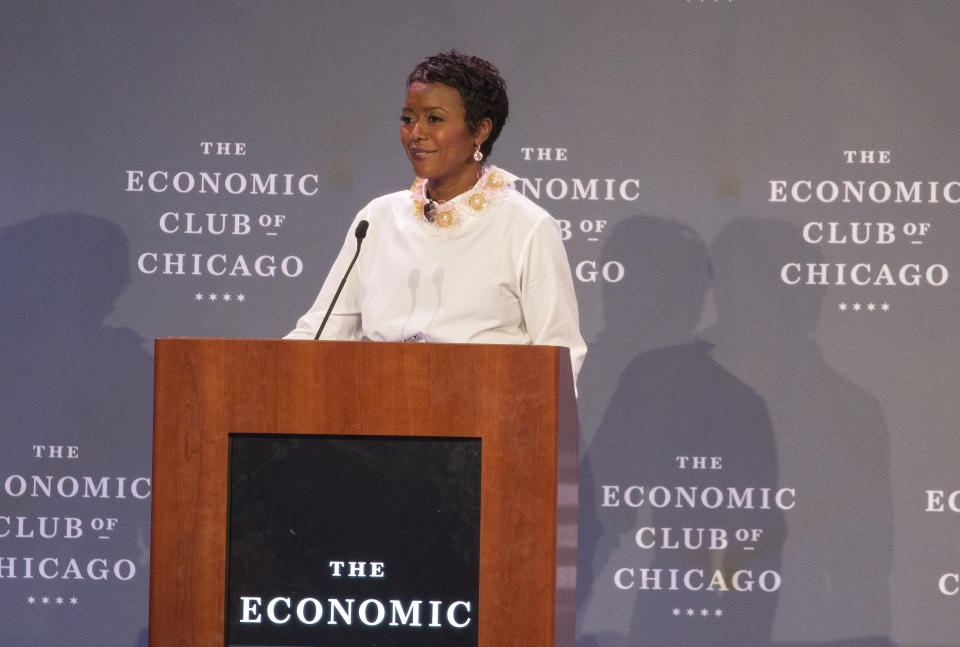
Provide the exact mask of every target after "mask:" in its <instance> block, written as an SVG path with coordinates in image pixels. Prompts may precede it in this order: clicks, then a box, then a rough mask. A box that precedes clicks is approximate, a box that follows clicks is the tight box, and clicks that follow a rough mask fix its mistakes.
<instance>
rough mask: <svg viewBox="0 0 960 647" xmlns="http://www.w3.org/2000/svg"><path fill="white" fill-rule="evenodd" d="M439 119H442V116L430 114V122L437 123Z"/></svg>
mask: <svg viewBox="0 0 960 647" xmlns="http://www.w3.org/2000/svg"><path fill="white" fill-rule="evenodd" d="M441 121H443V117H438V116H437V115H430V122H431V123H439V122H441Z"/></svg>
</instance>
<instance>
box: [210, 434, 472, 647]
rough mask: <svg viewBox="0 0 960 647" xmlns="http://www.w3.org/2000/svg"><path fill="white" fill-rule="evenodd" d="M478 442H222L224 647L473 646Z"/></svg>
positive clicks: (277, 438)
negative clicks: (225, 475)
mask: <svg viewBox="0 0 960 647" xmlns="http://www.w3.org/2000/svg"><path fill="white" fill-rule="evenodd" d="M480 457H481V441H480V439H479V438H438V437H383V436H284V435H231V437H230V448H229V460H230V465H229V473H230V475H229V482H230V498H229V502H228V515H229V521H228V526H229V539H228V555H227V594H226V602H227V610H226V617H227V644H228V645H230V646H232V647H233V646H235V647H240V646H247V645H256V646H258V647H260V646H267V645H270V646H284V647H286V646H288V645H289V646H293V645H339V646H341V647H370V646H373V645H393V646H396V647H406V646H408V645H409V646H411V647H413V646H431V645H436V646H438V647H439V646H444V647H458V646H464V647H468V646H469V647H474V646H476V644H477V612H478V608H477V601H478V586H479V549H480Z"/></svg>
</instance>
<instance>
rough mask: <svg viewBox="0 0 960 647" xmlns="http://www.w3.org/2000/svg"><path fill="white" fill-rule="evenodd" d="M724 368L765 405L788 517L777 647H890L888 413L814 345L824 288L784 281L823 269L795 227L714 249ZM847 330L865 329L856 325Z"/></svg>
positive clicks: (763, 230) (738, 231)
mask: <svg viewBox="0 0 960 647" xmlns="http://www.w3.org/2000/svg"><path fill="white" fill-rule="evenodd" d="M711 253H712V254H711V257H712V264H713V267H714V272H715V276H714V287H713V290H714V298H715V303H716V309H717V323H716V325H715V327H713V328H712V329H711V330H710V331H708V333H707V334H706V335H705V336H706V337H708V338H709V339H710V340H711V341H712V342H713V343H714V344H715V350H714V357H715V358H716V359H717V361H718V362H720V364H721V365H723V366H724V367H725V368H726V369H727V370H729V371H731V372H732V373H734V374H735V375H736V376H737V377H738V378H740V379H741V380H743V381H744V382H746V383H747V384H749V385H750V386H751V388H753V389H754V390H756V392H757V393H759V394H760V395H761V396H762V397H763V399H764V400H765V401H766V403H767V407H768V408H769V411H770V415H771V419H772V421H773V429H774V436H775V438H776V446H777V449H778V454H777V457H776V458H777V461H778V463H779V470H780V482H781V483H782V484H783V485H784V486H788V487H791V488H795V489H796V491H797V505H796V507H795V508H794V509H792V510H790V511H789V512H788V513H787V515H786V523H787V535H786V542H785V544H784V546H783V565H782V567H781V571H782V574H783V587H782V589H781V590H780V592H779V606H778V608H777V612H776V615H775V620H774V625H773V637H774V641H775V643H776V644H777V645H778V646H783V647H787V646H790V647H799V646H801V645H817V646H819V647H887V646H889V645H891V644H892V643H891V642H890V639H889V634H890V593H889V577H890V570H891V559H892V551H893V510H892V495H891V489H890V487H891V486H890V449H889V444H890V438H889V431H888V429H887V427H886V424H885V422H884V419H883V414H882V412H881V409H880V405H879V402H878V401H877V399H876V398H874V397H873V396H871V395H870V394H869V393H867V392H866V391H864V390H863V389H861V388H860V387H859V386H857V385H856V384H854V383H853V382H852V381H850V380H849V379H847V378H845V377H844V376H843V375H841V374H840V373H838V372H837V371H836V370H834V369H833V368H832V367H830V366H829V365H828V364H827V363H826V361H825V360H824V357H823V353H822V352H821V349H820V346H819V345H818V343H817V342H816V340H815V338H814V328H815V327H816V325H817V321H818V319H819V317H820V310H821V306H822V302H823V297H824V294H825V288H822V287H818V286H791V285H787V284H784V283H782V282H781V281H780V268H781V266H782V265H783V264H784V263H787V262H801V263H808V262H810V263H818V262H822V260H823V258H822V254H821V252H820V250H818V249H817V248H816V247H814V246H812V245H808V244H805V243H804V242H803V240H802V237H801V232H800V229H799V228H798V227H796V226H794V225H791V224H788V223H785V222H781V221H776V220H770V219H762V218H740V219H737V220H734V221H732V222H731V223H729V224H728V225H726V226H725V227H724V228H723V229H722V231H721V232H720V234H719V236H718V237H717V239H716V241H715V242H714V243H713V244H712V245H711ZM849 325H856V324H855V323H854V322H853V321H852V320H851V322H850V324H849Z"/></svg>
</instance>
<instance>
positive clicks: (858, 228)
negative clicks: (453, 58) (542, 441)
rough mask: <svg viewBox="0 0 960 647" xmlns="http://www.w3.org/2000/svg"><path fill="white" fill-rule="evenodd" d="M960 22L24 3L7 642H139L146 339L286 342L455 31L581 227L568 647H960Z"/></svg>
mask: <svg viewBox="0 0 960 647" xmlns="http://www.w3.org/2000/svg"><path fill="white" fill-rule="evenodd" d="M958 33H960V4H957V3H954V2H933V1H931V2H924V1H916V2H892V1H891V2H879V1H874V0H865V1H847V2H827V1H823V2H812V1H811V2H799V1H796V2H787V1H777V0H762V1H761V0H719V1H716V0H655V1H650V2H633V1H631V2H603V3H594V2H576V3H563V2H561V3H530V4H524V5H523V6H519V5H517V4H516V3H510V2H500V1H499V0H497V1H491V2H487V3H444V2H436V1H431V2H421V1H418V0H415V1H411V2H405V3H347V2H303V1H277V2H252V1H251V2H239V1H238V2H202V3H200V2H186V1H179V0H178V1H173V2H164V3H130V2H112V1H111V2H93V1H90V2H71V3H62V2H41V1H30V2H19V1H13V2H11V1H7V2H4V3H3V4H2V5H0V124H2V126H0V205H2V209H0V351H2V355H0V385H2V387H0V405H2V413H0V643H2V644H3V645H5V646H7V647H27V646H31V647H32V646H36V645H76V646H81V647H88V646H89V647H92V646H98V647H99V646H102V645H110V646H121V647H123V646H130V647H133V646H139V645H145V644H146V627H147V609H148V595H147V591H148V579H149V556H150V546H149V543H150V542H149V525H150V524H149V517H150V496H151V487H152V483H151V464H150V456H151V416H152V402H151V399H152V377H153V374H152V340H153V339H154V338H155V337H166V336H181V335H183V336H226V337H280V336H282V335H283V334H284V333H285V332H287V330H289V329H290V328H291V327H292V326H293V324H294V322H295V320H296V318H297V317H298V316H299V315H300V314H301V313H302V312H303V311H305V310H306V308H307V307H308V306H309V305H310V304H311V302H312V300H313V298H314V296H315V294H316V291H317V289H318V287H319V285H320V282H321V281H322V279H323V278H324V276H325V274H326V271H327V269H328V267H329V265H330V263H331V262H332V260H333V257H334V254H335V253H336V251H337V249H339V246H340V244H341V242H342V240H343V238H344V235H345V234H346V230H347V226H348V224H349V222H350V220H351V219H352V217H353V215H354V214H355V213H356V211H357V210H359V209H360V208H361V207H362V206H363V205H364V204H366V202H368V201H369V200H370V199H372V198H373V197H375V196H377V195H381V194H384V193H387V192H391V191H394V190H397V189H402V188H405V187H407V186H409V185H410V182H411V180H412V174H411V170H410V168H409V165H408V163H407V161H406V159H405V156H404V154H403V151H402V149H401V147H400V141H399V111H400V107H401V105H402V101H403V96H404V89H405V88H404V81H405V78H406V75H407V73H408V72H409V71H410V69H411V68H412V67H413V66H414V65H415V64H416V63H417V62H418V61H419V60H420V59H421V58H422V57H424V56H426V55H430V54H433V53H435V52H437V51H440V50H447V49H450V48H453V47H456V48H459V49H462V50H465V51H467V52H470V53H475V54H477V55H480V56H483V57H485V58H488V59H489V60H491V61H493V62H494V63H495V64H496V65H497V66H498V67H499V68H500V70H501V71H502V72H503V75H504V77H505V78H506V79H507V82H508V90H509V95H510V99H511V118H510V121H509V122H508V124H507V127H506V129H505V130H504V133H503V136H502V137H501V139H500V141H499V142H498V143H497V144H496V146H495V148H494V151H493V157H492V161H493V162H494V163H496V164H497V165H499V166H501V167H503V168H505V169H507V170H509V171H511V172H513V173H515V174H517V175H519V176H520V177H521V178H522V179H521V180H520V181H519V183H518V185H517V188H518V189H519V190H520V191H522V192H523V193H524V194H525V195H526V196H528V197H529V198H531V199H533V200H534V201H536V202H537V203H539V204H540V205H542V206H543V207H545V208H546V209H547V210H549V211H550V212H551V214H552V215H553V216H554V217H556V218H557V219H558V220H559V221H560V224H561V227H562V231H563V235H564V239H565V243H566V245H567V252H568V255H569V258H570V264H571V269H572V271H573V275H574V277H575V282H576V287H577V293H578V297H579V300H580V306H581V323H582V328H583V332H584V336H585V337H586V339H587V341H588V343H589V345H590V352H589V355H588V357H587V362H586V365H585V367H584V369H583V372H582V374H581V375H580V380H579V388H580V396H579V407H580V416H581V436H580V448H581V457H582V462H581V467H580V469H581V472H580V473H581V479H580V491H579V504H580V512H579V529H578V532H577V533H574V532H572V529H570V528H565V529H564V531H563V532H561V542H562V543H563V545H562V546H561V549H563V550H572V549H573V548H574V547H576V550H577V555H578V568H577V572H576V576H575V579H576V586H577V602H578V603H577V608H576V615H577V636H576V640H577V645H578V646H579V647H594V646H609V645H651V646H657V647H660V646H664V645H678V646H683V647H697V646H700V645H703V646H708V645H709V646H714V645H731V646H733V645H736V646H738V647H744V646H750V647H752V646H761V645H777V646H784V647H785V646H796V645H832V646H839V645H845V646H853V645H858V646H863V645H871V646H872V645H898V646H903V647H908V646H919V645H957V644H960V638H958V637H960V606H958V605H960V475H958V474H960V471H958V469H957V465H958V461H960V430H958V428H957V420H958V419H960V405H958V402H960V397H958V395H957V384H958V383H960V350H958V343H957V332H958V326H960V324H958V321H960V319H958V313H960V299H958V295H960V292H958V289H957V286H958V283H957V280H958V278H960V277H956V276H955V274H956V273H957V272H960V264H958V249H960V163H958V152H960V135H958V133H960V85H958V83H957V70H958V67H960V45H958V42H957V34H958ZM564 496H566V497H567V499H569V498H570V496H572V495H571V493H566V494H565V495H564ZM568 502H569V501H568ZM560 576H561V577H560V580H561V583H562V584H564V585H568V586H569V585H572V584H573V580H574V574H573V573H571V572H562V573H561V574H560Z"/></svg>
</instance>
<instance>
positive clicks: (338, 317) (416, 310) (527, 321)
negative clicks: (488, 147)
mask: <svg viewBox="0 0 960 647" xmlns="http://www.w3.org/2000/svg"><path fill="white" fill-rule="evenodd" d="M515 179H516V178H515V176H513V175H511V174H510V173H507V172H506V171H503V170H500V169H497V168H496V167H489V168H488V169H487V170H486V172H485V173H484V175H483V176H482V177H481V179H480V180H479V181H478V183H477V185H476V186H474V187H473V188H472V189H470V190H469V191H466V192H465V193H463V194H461V195H459V196H457V197H456V198H454V199H452V200H450V201H448V202H446V203H444V204H442V205H439V209H440V213H439V214H438V215H437V217H436V218H435V219H434V220H433V222H430V221H428V220H427V219H426V218H425V217H424V214H423V202H422V200H423V187H424V184H425V182H423V181H422V180H417V182H415V183H414V186H413V187H412V188H411V190H409V191H398V192H396V193H391V194H389V195H385V196H382V197H379V198H376V199H375V200H373V201H372V202H370V203H369V204H368V205H367V206H366V207H364V208H363V209H362V210H361V211H360V212H359V213H358V214H357V216H356V217H355V218H354V221H353V223H352V224H351V225H350V230H349V232H348V233H347V236H346V239H345V241H344V244H343V247H342V248H341V250H340V253H339V254H338V255H337V258H336V260H335V261H334V263H333V266H332V267H331V268H330V271H329V273H328V274H327V278H326V280H325V281H324V283H323V286H322V287H321V289H320V293H319V295H318V296H317V298H316V301H315V302H314V304H313V306H312V307H311V308H310V310H309V311H308V312H307V313H306V314H304V315H303V317H301V318H300V320H299V321H298V322H297V327H296V328H295V329H294V330H292V331H291V332H290V333H288V334H287V336H286V339H313V337H314V335H315V334H316V331H317V328H319V326H320V322H321V321H322V319H323V315H324V313H325V312H326V310H327V308H328V307H329V306H330V301H331V299H332V298H333V295H334V293H335V292H336V289H337V286H338V285H339V283H340V280H341V278H342V277H343V274H344V272H345V271H346V269H347V266H348V265H349V263H350V260H351V259H352V258H353V254H354V252H355V251H356V245H357V239H356V237H355V234H354V232H355V230H356V227H357V224H358V223H359V222H360V221H362V220H366V221H367V222H369V223H370V227H369V230H368V233H367V236H366V239H365V240H364V242H363V246H362V248H361V252H360V256H359V258H358V259H357V263H356V266H355V267H354V268H353V271H352V272H351V273H350V276H349V278H348V279H347V282H346V285H345V286H344V288H343V292H342V294H341V295H340V298H339V300H338V301H337V305H336V307H335V308H334V309H333V312H332V314H331V315H330V319H329V321H328V322H327V325H326V327H325V328H324V330H323V334H322V335H321V339H345V340H356V339H361V338H363V337H367V338H368V339H371V340H375V341H402V340H406V339H410V338H416V339H421V338H422V339H424V340H426V341H436V342H464V343H483V344H539V345H546V346H565V347H567V348H569V349H570V359H571V363H572V368H573V375H574V379H576V376H577V374H578V373H579V371H580V366H581V365H582V363H583V358H584V356H585V355H586V351H587V347H586V344H585V343H584V341H583V337H582V336H581V335H580V326H579V314H578V310H577V299H576V295H575V293H574V289H573V279H572V277H571V274H570V264H569V262H568V260H567V255H566V251H565V250H564V247H563V242H562V241H561V237H560V228H559V225H558V224H557V222H556V221H555V220H554V219H553V218H552V217H551V216H550V214H548V213H547V212H546V211H545V210H544V209H542V208H541V207H539V206H538V205H536V204H534V203H533V202H531V201H530V200H528V199H527V198H525V197H524V196H522V195H521V194H520V193H519V192H517V191H516V190H514V189H513V187H512V186H511V185H512V183H513V181H514V180H515ZM478 196H479V197H478Z"/></svg>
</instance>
